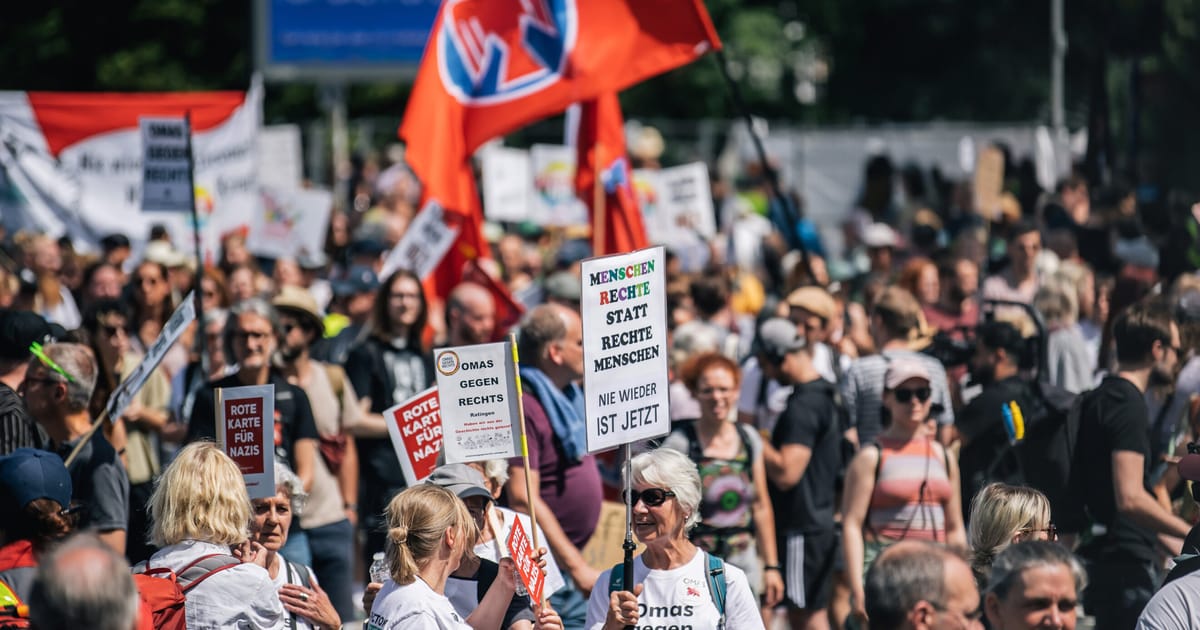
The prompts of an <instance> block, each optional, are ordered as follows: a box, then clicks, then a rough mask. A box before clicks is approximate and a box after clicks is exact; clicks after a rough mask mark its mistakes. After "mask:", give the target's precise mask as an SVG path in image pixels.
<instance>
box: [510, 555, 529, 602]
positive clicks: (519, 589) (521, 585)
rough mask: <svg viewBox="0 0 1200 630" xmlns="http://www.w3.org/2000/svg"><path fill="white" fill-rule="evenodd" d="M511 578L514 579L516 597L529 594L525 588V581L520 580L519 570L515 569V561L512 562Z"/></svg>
mask: <svg viewBox="0 0 1200 630" xmlns="http://www.w3.org/2000/svg"><path fill="white" fill-rule="evenodd" d="M513 580H516V583H517V589H516V594H517V597H525V596H527V595H529V589H527V588H525V582H522V581H521V572H520V571H518V570H517V565H516V563H515V562H514V563H513Z"/></svg>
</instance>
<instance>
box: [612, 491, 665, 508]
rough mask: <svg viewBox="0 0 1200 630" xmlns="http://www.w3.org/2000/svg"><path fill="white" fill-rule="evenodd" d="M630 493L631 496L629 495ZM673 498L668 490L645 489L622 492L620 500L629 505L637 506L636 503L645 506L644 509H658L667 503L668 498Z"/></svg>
mask: <svg viewBox="0 0 1200 630" xmlns="http://www.w3.org/2000/svg"><path fill="white" fill-rule="evenodd" d="M631 492H632V494H631ZM673 496H675V493H674V492H671V491H670V490H663V489H662V488H646V489H645V490H633V491H630V490H622V491H621V499H622V500H624V501H625V502H626V503H628V504H629V505H637V502H638V501H641V502H642V503H645V504H646V507H658V506H660V505H662V504H663V503H666V502H667V499H668V498H669V497H673Z"/></svg>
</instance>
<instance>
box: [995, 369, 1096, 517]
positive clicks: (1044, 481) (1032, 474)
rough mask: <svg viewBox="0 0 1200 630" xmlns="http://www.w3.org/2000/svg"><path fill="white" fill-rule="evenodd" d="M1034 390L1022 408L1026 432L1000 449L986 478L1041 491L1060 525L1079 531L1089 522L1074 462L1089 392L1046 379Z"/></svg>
mask: <svg viewBox="0 0 1200 630" xmlns="http://www.w3.org/2000/svg"><path fill="white" fill-rule="evenodd" d="M1031 390H1032V391H1031V394H1032V395H1031V396H1029V397H1028V398H1027V399H1026V400H1025V403H1026V408H1023V409H1021V410H1020V414H1021V416H1023V418H1022V420H1023V424H1024V434H1023V436H1021V437H1020V438H1019V439H1017V438H1014V439H1011V440H1010V441H1009V442H1008V444H1006V445H1005V446H1004V447H1003V448H1001V449H999V451H998V452H997V453H996V455H995V457H994V458H993V459H992V460H991V462H990V463H989V464H988V466H987V467H986V474H985V475H984V479H986V481H1002V482H1004V483H1008V484H1011V485H1025V486H1029V487H1031V488H1034V489H1036V490H1039V491H1041V492H1042V494H1045V495H1046V497H1047V498H1048V499H1049V500H1050V506H1051V509H1052V516H1051V519H1052V520H1053V522H1054V524H1055V527H1056V528H1057V529H1058V530H1059V531H1062V532H1067V533H1078V532H1080V531H1082V530H1083V529H1084V528H1085V527H1086V526H1087V524H1088V520H1087V514H1086V510H1085V507H1084V503H1083V499H1082V494H1081V493H1080V492H1079V488H1078V481H1079V480H1078V479H1076V477H1077V471H1076V470H1075V468H1076V467H1075V465H1074V462H1075V445H1076V443H1077V441H1078V437H1079V421H1080V411H1081V403H1082V402H1083V398H1084V397H1083V395H1076V394H1073V393H1071V392H1069V391H1067V390H1065V389H1063V388H1061V387H1058V386H1056V385H1051V384H1049V383H1045V382H1042V381H1037V382H1035V383H1033V384H1032V386H1031Z"/></svg>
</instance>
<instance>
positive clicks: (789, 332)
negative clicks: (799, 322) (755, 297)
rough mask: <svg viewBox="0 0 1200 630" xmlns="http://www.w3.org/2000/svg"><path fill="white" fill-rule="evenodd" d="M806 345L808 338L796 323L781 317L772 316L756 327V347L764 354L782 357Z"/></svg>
mask: <svg viewBox="0 0 1200 630" xmlns="http://www.w3.org/2000/svg"><path fill="white" fill-rule="evenodd" d="M807 346H808V340H807V339H805V338H804V335H801V334H800V331H799V330H797V329H796V325H795V324H793V323H792V322H790V321H788V320H786V319H784V318H782V317H772V318H771V319H768V320H767V321H765V322H763V323H762V326H759V328H758V348H759V350H760V351H762V352H763V353H764V354H768V355H771V356H775V357H782V356H783V355H785V354H787V353H789V352H795V351H796V350H802V349H804V348H805V347H807Z"/></svg>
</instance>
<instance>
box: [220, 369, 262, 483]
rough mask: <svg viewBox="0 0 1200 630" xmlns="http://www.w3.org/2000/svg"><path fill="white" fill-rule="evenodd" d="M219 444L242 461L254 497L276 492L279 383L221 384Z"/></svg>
mask: <svg viewBox="0 0 1200 630" xmlns="http://www.w3.org/2000/svg"><path fill="white" fill-rule="evenodd" d="M217 444H219V445H220V447H221V450H222V451H224V452H225V454H226V455H228V456H229V458H230V459H232V460H233V461H234V463H235V464H237V465H238V469H239V470H241V471H242V476H243V477H245V479H246V490H247V492H249V493H250V498H251V499H265V498H268V497H273V496H275V448H274V444H275V386H274V385H249V386H246V387H224V388H217Z"/></svg>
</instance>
